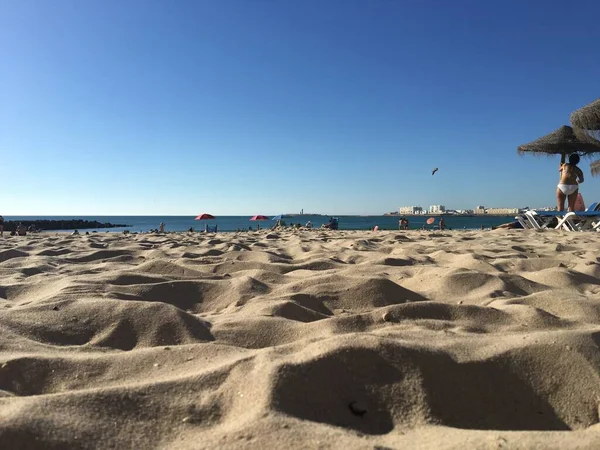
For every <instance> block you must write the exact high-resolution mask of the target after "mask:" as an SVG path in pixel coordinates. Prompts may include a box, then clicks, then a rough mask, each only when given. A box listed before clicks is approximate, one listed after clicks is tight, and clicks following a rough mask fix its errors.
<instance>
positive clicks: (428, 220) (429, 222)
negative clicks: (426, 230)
mask: <svg viewBox="0 0 600 450" xmlns="http://www.w3.org/2000/svg"><path fill="white" fill-rule="evenodd" d="M433 222H435V218H434V217H430V218H429V219H427V225H431V224H432V223H433Z"/></svg>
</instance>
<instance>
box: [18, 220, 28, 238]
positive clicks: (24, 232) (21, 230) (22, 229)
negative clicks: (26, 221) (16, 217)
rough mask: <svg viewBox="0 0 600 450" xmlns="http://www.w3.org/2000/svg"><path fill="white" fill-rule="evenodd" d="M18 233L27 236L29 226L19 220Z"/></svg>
mask: <svg viewBox="0 0 600 450" xmlns="http://www.w3.org/2000/svg"><path fill="white" fill-rule="evenodd" d="M17 234H18V235H19V236H27V228H25V225H23V224H22V223H21V222H19V225H17Z"/></svg>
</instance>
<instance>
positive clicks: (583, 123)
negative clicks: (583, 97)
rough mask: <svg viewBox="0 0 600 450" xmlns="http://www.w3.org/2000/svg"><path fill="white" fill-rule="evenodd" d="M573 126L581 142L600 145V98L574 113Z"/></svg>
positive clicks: (572, 115) (572, 116)
mask: <svg viewBox="0 0 600 450" xmlns="http://www.w3.org/2000/svg"><path fill="white" fill-rule="evenodd" d="M571 124H572V125H573V130H574V131H575V134H576V135H577V137H578V138H579V139H580V140H581V141H584V142H590V143H592V144H595V145H600V98H599V99H597V100H595V101H593V102H592V103H590V104H589V105H585V106H584V107H582V108H579V109H578V110H576V111H574V112H573V113H572V114H571Z"/></svg>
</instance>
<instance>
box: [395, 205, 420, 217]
mask: <svg viewBox="0 0 600 450" xmlns="http://www.w3.org/2000/svg"><path fill="white" fill-rule="evenodd" d="M416 214H423V208H422V207H420V206H401V207H400V215H406V216H409V215H416Z"/></svg>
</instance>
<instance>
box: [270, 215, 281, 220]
mask: <svg viewBox="0 0 600 450" xmlns="http://www.w3.org/2000/svg"><path fill="white" fill-rule="evenodd" d="M282 218H283V214H279V215H278V216H275V217H273V218H272V219H271V220H281V219H282Z"/></svg>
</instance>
